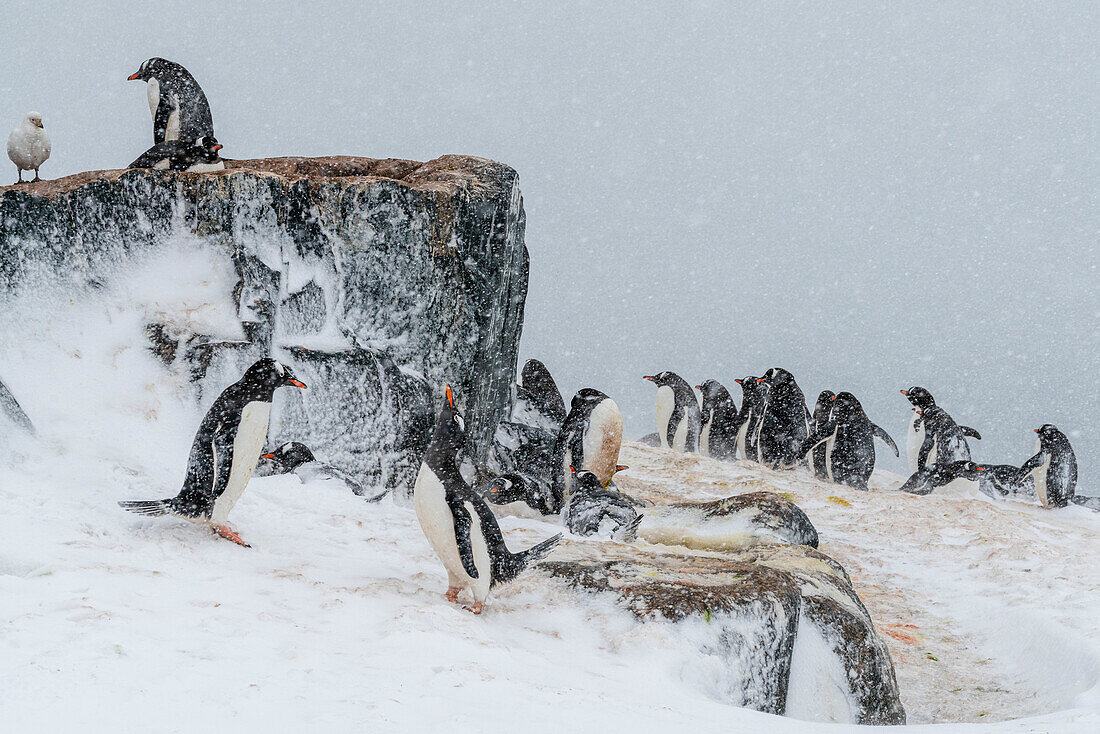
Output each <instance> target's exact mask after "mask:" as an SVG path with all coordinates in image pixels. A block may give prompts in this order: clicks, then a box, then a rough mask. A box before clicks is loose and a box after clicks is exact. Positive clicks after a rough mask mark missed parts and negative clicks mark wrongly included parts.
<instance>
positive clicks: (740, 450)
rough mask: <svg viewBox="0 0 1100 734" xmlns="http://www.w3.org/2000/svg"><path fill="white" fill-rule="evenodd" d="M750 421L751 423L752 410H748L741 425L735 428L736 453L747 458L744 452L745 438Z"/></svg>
mask: <svg viewBox="0 0 1100 734" xmlns="http://www.w3.org/2000/svg"><path fill="white" fill-rule="evenodd" d="M750 423H752V411H749V414H748V416H747V417H746V418H745V420H744V422H743V423H741V427H740V428H738V429H737V455H738V456H739V457H740V458H742V459H747V458H749V455H748V454H746V453H745V438H746V437H747V436H748V433H749V424H750Z"/></svg>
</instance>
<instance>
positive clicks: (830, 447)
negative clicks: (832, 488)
mask: <svg viewBox="0 0 1100 734" xmlns="http://www.w3.org/2000/svg"><path fill="white" fill-rule="evenodd" d="M839 431H840V427H839V426H838V427H837V428H834V429H833V433H832V435H830V436H829V437H828V438H827V439H825V473H826V474H827V475H828V477H829V481H830V482H835V481H836V479H835V476H834V472H833V465H834V464H836V467H837V471H836V472H835V474H836V475H839V474H840V459H841V457H840V455H839V454H838V453H837V451H836V449H837V443H836V435H837V433H838V432H839Z"/></svg>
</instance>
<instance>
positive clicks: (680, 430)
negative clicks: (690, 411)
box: [672, 415, 691, 451]
mask: <svg viewBox="0 0 1100 734" xmlns="http://www.w3.org/2000/svg"><path fill="white" fill-rule="evenodd" d="M690 423H691V421H689V420H688V417H687V416H686V415H685V416H684V417H683V418H681V419H680V424H679V425H678V426H676V434H675V435H674V436H673V437H672V450H673V451H685V450H687V440H688V425H689V424H690Z"/></svg>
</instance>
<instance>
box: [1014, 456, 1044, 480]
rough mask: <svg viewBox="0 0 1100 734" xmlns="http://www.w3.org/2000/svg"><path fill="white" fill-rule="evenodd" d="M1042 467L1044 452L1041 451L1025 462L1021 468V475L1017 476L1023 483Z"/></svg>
mask: <svg viewBox="0 0 1100 734" xmlns="http://www.w3.org/2000/svg"><path fill="white" fill-rule="evenodd" d="M1042 465H1043V452H1042V451H1040V452H1039V453H1037V454H1035V456H1032V457H1031V458H1030V459H1028V460H1027V461H1025V462H1024V464H1023V466H1021V467H1020V473H1019V474H1018V475H1017V476H1018V477H1019V478H1020V481H1023V480H1024V479H1026V478H1027V477H1028V475H1030V474H1031V472H1033V471H1035V470H1036V469H1038V468H1039V467H1041V466H1042Z"/></svg>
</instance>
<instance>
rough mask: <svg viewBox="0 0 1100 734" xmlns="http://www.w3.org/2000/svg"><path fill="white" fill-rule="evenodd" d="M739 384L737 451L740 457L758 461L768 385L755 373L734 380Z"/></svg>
mask: <svg viewBox="0 0 1100 734" xmlns="http://www.w3.org/2000/svg"><path fill="white" fill-rule="evenodd" d="M734 382H736V383H737V384H738V385H740V386H741V413H740V415H738V417H737V420H738V422H739V423H740V426H739V427H738V429H737V453H738V455H739V456H740V457H741V458H742V459H748V460H749V461H755V462H758V463H759V462H760V461H761V459H760V443H759V436H760V418H761V416H762V415H763V413H764V404H765V402H767V397H768V385H767V383H764V382H761V381H760V379H759V378H757V377H756V376H755V375H749V376H748V377H744V378H742V379H740V380H734Z"/></svg>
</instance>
